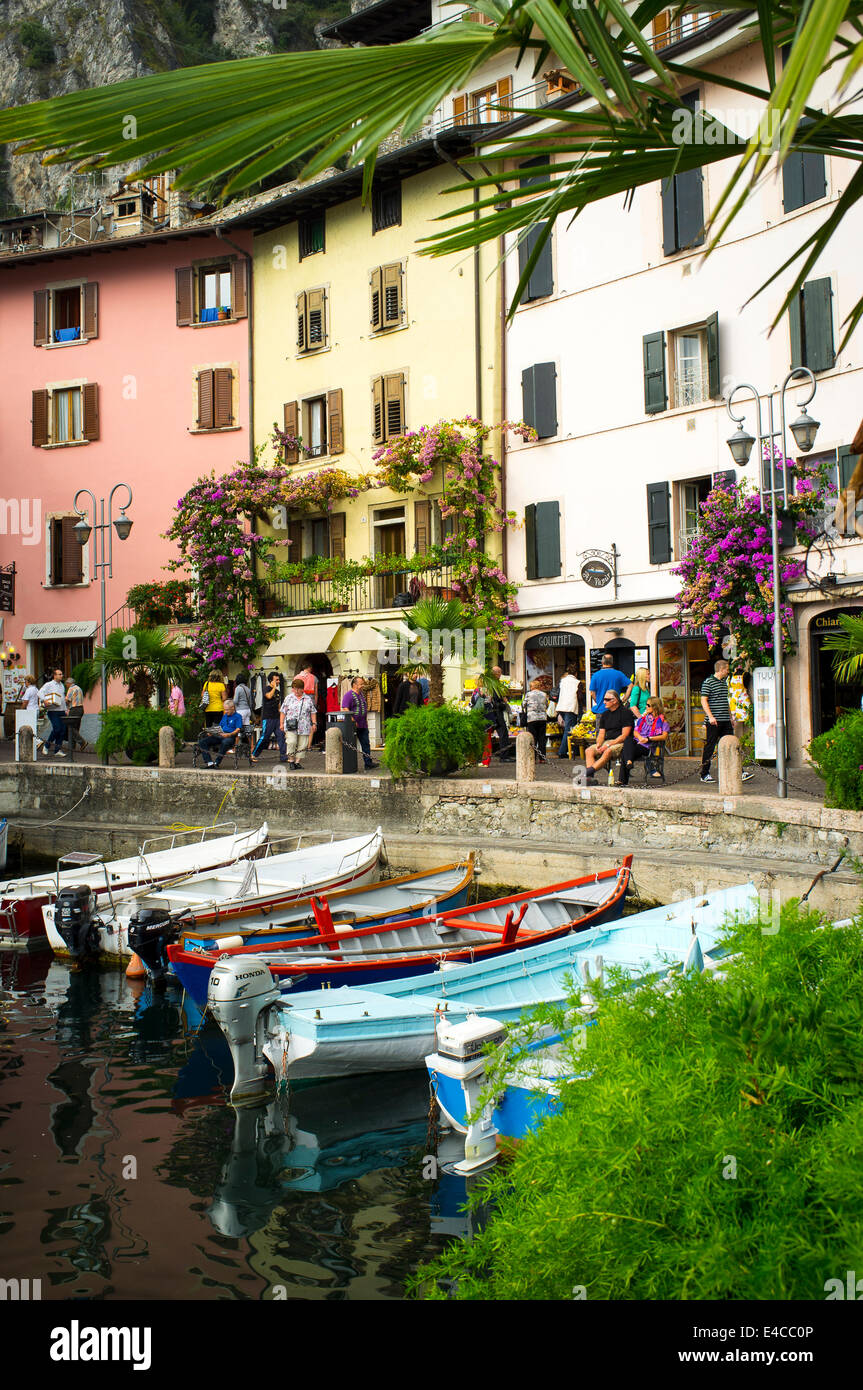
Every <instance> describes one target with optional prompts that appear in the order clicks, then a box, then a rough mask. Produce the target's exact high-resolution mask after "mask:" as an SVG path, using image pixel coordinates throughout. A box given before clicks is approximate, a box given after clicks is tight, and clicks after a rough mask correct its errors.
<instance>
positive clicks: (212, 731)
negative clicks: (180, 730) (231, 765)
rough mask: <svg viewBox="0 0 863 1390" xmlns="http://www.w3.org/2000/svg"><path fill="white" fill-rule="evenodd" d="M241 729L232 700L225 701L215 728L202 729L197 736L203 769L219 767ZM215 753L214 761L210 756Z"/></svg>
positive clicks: (240, 721)
mask: <svg viewBox="0 0 863 1390" xmlns="http://www.w3.org/2000/svg"><path fill="white" fill-rule="evenodd" d="M242 727H243V720H242V716H241V715H239V714H237V711H236V710H235V708H234V702H233V700H226V701H225V709H224V713H223V715H222V718H221V721H220V722H219V724H218V726H217V727H213V726H212V725H211V726H210V728H209V729H202V730H201V732H200V734H199V735H198V747H199V749H200V750H201V752H202V753H203V755H204V767H219V766H220V765H221V762H222V759H223V758H224V756H225V754H226V753H228V752H230V750H231V749H232V748H233V746H234V744H235V743H236V741H237V734H238V733H239V732H240V730H241V729H242ZM213 752H215V754H216V757H215V760H214V759H213V758H212V757H211V756H210V754H211V753H213Z"/></svg>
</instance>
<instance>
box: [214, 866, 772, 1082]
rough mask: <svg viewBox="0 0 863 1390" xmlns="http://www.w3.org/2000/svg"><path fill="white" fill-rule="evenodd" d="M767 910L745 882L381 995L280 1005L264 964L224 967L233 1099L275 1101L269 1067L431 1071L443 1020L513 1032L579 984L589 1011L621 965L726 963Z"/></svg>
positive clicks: (224, 1021)
mask: <svg viewBox="0 0 863 1390" xmlns="http://www.w3.org/2000/svg"><path fill="white" fill-rule="evenodd" d="M757 906H758V894H757V891H756V889H755V887H754V885H753V884H751V883H747V884H741V885H738V886H737V887H734V888H728V889H721V890H717V891H716V892H710V893H708V894H706V895H703V896H700V897H697V898H690V899H687V900H686V901H685V902H680V903H673V904H671V905H670V906H668V907H659V908H653V909H651V910H650V911H648V912H641V913H638V914H636V915H635V916H632V917H629V918H626V919H624V920H623V921H622V922H619V923H617V924H614V925H609V926H604V927H603V926H600V927H596V928H594V929H593V930H591V931H586V932H582V933H579V934H578V935H577V936H568V937H563V938H560V939H558V940H555V941H551V942H547V943H546V944H544V945H540V946H536V947H529V948H527V949H525V950H523V951H521V952H519V954H518V955H517V956H516V957H509V956H504V957H497V958H495V959H494V960H490V961H484V962H482V963H479V964H475V965H459V966H454V967H451V968H447V967H446V966H444V967H443V968H442V969H441V970H439V971H436V972H434V974H432V975H428V976H423V977H420V978H419V979H417V978H416V977H411V978H408V979H402V980H394V981H390V982H387V983H381V984H378V985H376V986H375V988H374V989H350V988H345V989H335V990H316V991H310V992H307V993H303V994H298V995H297V997H296V1002H295V1003H290V1002H289V1001H288V1000H287V999H285V998H284V997H281V998H280V997H279V995H278V991H277V989H276V988H275V986H274V985H273V981H272V977H271V976H270V974H269V971H268V970H267V969H266V966H265V963H264V962H263V961H260V960H258V959H257V958H256V957H254V956H247V957H246V958H245V960H244V961H243V962H242V964H240V965H238V964H237V963H236V962H235V961H232V960H228V961H225V962H220V963H219V966H218V973H217V971H216V970H214V971H213V975H212V978H211V983H210V993H209V1005H210V1009H211V1012H212V1013H213V1015H214V1017H215V1018H216V1020H217V1022H219V1023H220V1025H221V1026H222V1028H223V1030H224V1032H225V1034H226V1036H227V1038H228V1042H229V1045H230V1046H231V1051H232V1054H233V1057H234V1070H235V1080H234V1087H233V1090H232V1093H231V1098H232V1100H234V1101H235V1102H241V1103H242V1102H243V1101H247V1100H248V1101H255V1100H257V1099H258V1098H259V1097H260V1096H262V1095H264V1094H265V1093H266V1090H267V1072H268V1067H267V1062H269V1063H270V1064H271V1065H272V1067H273V1068H274V1070H275V1072H276V1075H277V1076H289V1077H290V1078H291V1079H300V1078H310V1077H325V1076H350V1075H353V1074H358V1073H367V1072H380V1071H401V1070H406V1069H409V1068H411V1067H422V1066H423V1065H424V1062H425V1058H426V1056H427V1055H428V1054H429V1053H431V1052H433V1051H434V1047H435V1030H436V1025H437V1022H438V1020H439V1019H441V1018H443V1019H446V1020H448V1021H452V1022H457V1021H458V1020H460V1019H466V1018H467V1017H468V1015H470V1014H477V1015H485V1016H488V1017H491V1018H494V1019H498V1020H500V1022H501V1023H502V1024H504V1025H505V1024H507V1023H511V1022H513V1021H514V1020H516V1019H518V1018H519V1017H520V1015H521V1014H522V1012H523V1011H524V1010H525V1009H529V1008H531V1007H533V1006H535V1005H537V1004H540V1003H562V1002H563V1001H564V1000H565V999H566V997H567V994H568V989H567V985H568V982H569V981H574V982H575V983H576V986H578V985H581V987H582V989H583V990H585V991H586V992H587V995H588V999H587V1001H586V1002H589V990H590V987H591V984H592V983H593V982H594V981H595V979H596V976H597V974H599V973H601V972H602V971H603V970H604V969H607V968H608V967H610V966H615V967H618V968H619V969H620V970H621V971H622V972H623V973H624V974H625V975H627V976H629V977H631V978H633V979H639V978H643V977H646V976H648V975H652V974H655V973H657V972H662V971H667V970H673V969H676V968H679V967H681V966H682V965H683V963H684V962H685V960H686V958H687V956H688V954H689V953H690V951H695V952H698V951H700V952H701V954H702V956H703V960H704V963H705V964H706V965H708V966H710V965H711V964H713V963H714V962H715V960H716V959H717V958H718V956H720V955H721V954H722V951H723V947H722V945H721V943H722V939H723V937H724V936H725V934H726V931H727V926H728V923H729V919H732V920H733V919H735V918H737V917H748V916H749V915H751V913H752V912H753V910H755V909H757ZM696 938H697V939H696ZM477 1050H478V1051H480V1050H481V1048H479V1049H477Z"/></svg>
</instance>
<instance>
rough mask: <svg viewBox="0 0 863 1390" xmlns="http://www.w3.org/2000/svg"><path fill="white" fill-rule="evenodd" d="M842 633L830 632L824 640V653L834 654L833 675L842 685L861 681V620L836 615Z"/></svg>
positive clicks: (862, 663) (846, 615)
mask: <svg viewBox="0 0 863 1390" xmlns="http://www.w3.org/2000/svg"><path fill="white" fill-rule="evenodd" d="M838 621H839V624H840V626H841V627H842V628H843V629H844V631H843V632H841V633H839V632H831V633H829V634H828V636H827V637H825V638H824V641H823V642H822V644H821V645H822V646H823V647H824V649H825V651H828V652H835V653H836V656H835V657H834V659H833V674H834V676H835V677H836V679H837V680H838V681H841V683H842V684H843V685H853V684H854V682H855V681H863V618H855V617H854V616H853V615H852V614H850V613H840V614H839V615H838Z"/></svg>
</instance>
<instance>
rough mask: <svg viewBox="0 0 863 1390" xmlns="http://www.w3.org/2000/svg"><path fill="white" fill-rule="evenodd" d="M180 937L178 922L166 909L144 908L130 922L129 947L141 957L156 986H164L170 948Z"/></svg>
mask: <svg viewBox="0 0 863 1390" xmlns="http://www.w3.org/2000/svg"><path fill="white" fill-rule="evenodd" d="M179 934H180V933H179V927H178V925H177V922H176V919H175V918H173V917H172V916H171V914H170V912H168V911H166V909H165V908H163V907H142V908H141V909H140V911H139V912H136V913H135V916H134V917H133V918H132V919H131V920H130V922H129V948H130V950H132V951H134V952H135V954H136V955H137V956H140V958H141V960H142V961H143V962H144V964H145V965H146V967H147V970H148V971H149V973H150V975H151V976H152V978H153V983H154V984H156V985H163V984H164V983H165V978H166V976H167V974H168V954H167V948H168V946H169V945H170V943H171V942H172V941H176V940H177V937H178V936H179Z"/></svg>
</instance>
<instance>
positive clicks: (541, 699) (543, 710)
mask: <svg viewBox="0 0 863 1390" xmlns="http://www.w3.org/2000/svg"><path fill="white" fill-rule="evenodd" d="M523 708H524V718H525V725H526V727H527V732H528V733H529V734H531V735H532V736H533V742H534V747H535V748H536V756H537V758H538V759H539V761H540V762H541V763H544V762H546V761H547V759H546V756H545V740H546V734H547V726H548V696H547V695H546V693H545V691H544V690H543V688H542V681H540V680H533V681H531V683H530V689H529V690H528V692H527V694H526V695H525V697H524V706H523Z"/></svg>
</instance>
